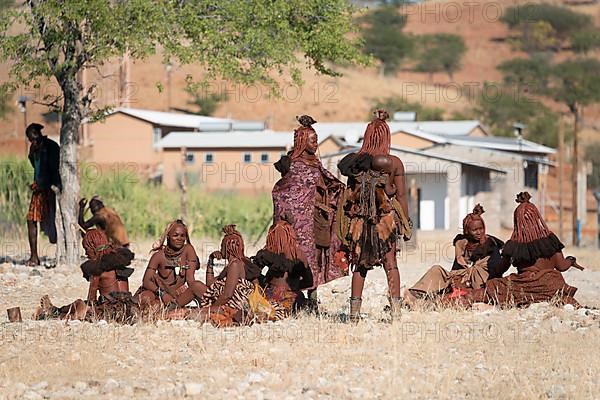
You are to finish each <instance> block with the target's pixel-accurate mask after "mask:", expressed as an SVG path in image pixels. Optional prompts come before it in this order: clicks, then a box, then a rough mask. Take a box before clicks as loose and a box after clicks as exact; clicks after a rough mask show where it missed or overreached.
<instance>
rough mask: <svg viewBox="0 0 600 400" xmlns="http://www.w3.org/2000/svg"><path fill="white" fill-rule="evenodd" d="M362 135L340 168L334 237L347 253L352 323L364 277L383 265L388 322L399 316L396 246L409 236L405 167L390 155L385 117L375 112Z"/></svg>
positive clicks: (356, 318)
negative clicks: (343, 186)
mask: <svg viewBox="0 0 600 400" xmlns="http://www.w3.org/2000/svg"><path fill="white" fill-rule="evenodd" d="M375 115H376V117H375V119H373V121H372V122H371V123H369V125H367V129H366V131H365V135H364V139H363V143H362V147H361V149H360V150H359V151H358V152H356V153H350V154H348V155H347V156H346V157H344V158H343V159H342V160H341V161H340V162H339V163H338V168H339V169H340V171H341V172H342V174H343V175H345V176H347V177H348V189H347V190H346V192H345V193H344V199H343V201H342V203H341V205H340V211H341V212H340V218H338V221H339V228H338V229H339V230H338V234H339V235H340V239H341V240H343V242H344V244H345V245H346V246H348V248H349V250H350V265H351V266H352V268H353V270H352V271H353V273H352V295H351V297H350V319H351V320H352V321H356V320H358V318H359V315H360V307H361V304H362V292H363V288H364V285H365V278H366V276H367V272H368V271H369V270H371V269H373V267H374V266H383V268H384V270H385V273H386V275H387V281H388V287H389V298H390V306H391V310H392V318H397V317H399V315H400V308H401V304H402V299H401V297H400V273H399V272H398V264H397V261H396V249H397V247H396V242H397V241H398V240H399V239H400V238H401V237H404V239H405V240H407V239H408V238H409V237H410V235H411V232H412V223H411V222H410V219H409V218H408V201H407V196H406V179H405V176H404V164H403V163H402V161H400V159H399V158H398V157H396V156H393V155H390V146H391V133H390V127H389V126H388V124H387V122H386V119H387V118H388V117H389V116H388V113H387V112H385V111H383V110H377V111H376V113H375Z"/></svg>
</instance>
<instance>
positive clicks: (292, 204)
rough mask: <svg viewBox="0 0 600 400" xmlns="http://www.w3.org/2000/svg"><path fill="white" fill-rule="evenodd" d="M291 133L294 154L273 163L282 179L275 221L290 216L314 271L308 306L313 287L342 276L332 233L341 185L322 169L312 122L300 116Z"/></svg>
mask: <svg viewBox="0 0 600 400" xmlns="http://www.w3.org/2000/svg"><path fill="white" fill-rule="evenodd" d="M297 120H298V122H299V123H300V125H301V126H300V127H298V128H297V129H296V130H295V131H294V147H293V149H292V151H291V152H290V153H289V154H288V155H287V156H283V157H282V159H281V160H279V161H278V162H277V163H275V167H276V168H277V169H278V170H279V172H281V175H282V177H281V179H280V180H279V181H278V182H277V183H276V184H275V186H274V187H273V192H272V195H273V210H274V212H273V223H277V221H279V220H280V219H281V216H282V215H283V214H287V215H290V216H291V219H292V222H291V224H292V226H293V228H294V231H295V233H296V238H297V241H298V244H299V246H300V248H301V249H302V252H303V253H304V255H305V256H306V258H307V260H308V265H309V267H310V269H311V271H312V275H313V284H312V285H311V287H310V288H308V293H309V299H310V302H311V303H312V307H313V308H315V309H316V307H317V288H318V287H319V286H320V285H322V284H324V283H327V282H329V281H332V280H334V279H337V278H339V277H342V276H344V275H346V272H345V271H344V270H343V269H342V268H341V267H340V266H339V265H337V264H336V262H335V259H336V258H335V255H336V252H338V250H339V249H340V241H339V239H338V238H337V237H336V235H335V233H334V229H335V224H334V222H335V214H336V209H337V205H338V200H339V196H340V194H341V193H342V191H343V190H344V184H343V183H342V182H341V181H340V180H338V179H337V178H336V177H335V176H333V174H331V172H329V171H328V170H327V169H325V168H324V167H323V165H322V164H321V160H320V159H319V156H318V154H317V151H318V146H319V142H318V139H317V133H316V132H315V130H314V129H313V127H312V125H313V124H315V123H316V121H315V120H314V119H313V118H312V117H310V116H308V115H303V116H301V117H299V118H297Z"/></svg>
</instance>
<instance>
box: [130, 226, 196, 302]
mask: <svg viewBox="0 0 600 400" xmlns="http://www.w3.org/2000/svg"><path fill="white" fill-rule="evenodd" d="M166 240H167V243H166V245H164V246H161V247H160V248H159V249H158V250H157V251H156V252H155V253H154V254H153V255H152V257H151V258H150V261H149V262H148V267H147V268H146V272H145V273H144V278H143V280H142V286H141V287H140V288H139V289H138V291H137V293H136V295H137V298H138V302H139V304H140V305H141V306H145V305H157V304H161V303H162V304H169V303H171V302H174V303H175V304H176V305H177V306H180V307H183V306H185V305H186V304H188V303H189V302H190V301H192V300H193V299H194V298H195V297H196V298H200V297H201V296H202V294H203V293H204V292H205V291H206V285H205V284H204V283H202V282H200V281H197V280H196V279H195V276H194V273H195V271H196V270H197V269H198V256H197V255H196V251H195V250H194V247H193V246H192V245H191V244H189V243H187V241H188V234H187V229H186V228H185V225H183V224H179V223H177V224H174V225H173V226H172V227H171V229H169V231H168V233H167V238H166ZM170 254H173V256H172V257H171V256H169V255H170ZM175 268H179V273H176V272H175ZM159 288H160V289H161V290H159ZM163 291H164V292H163ZM159 294H161V295H162V298H161V297H159Z"/></svg>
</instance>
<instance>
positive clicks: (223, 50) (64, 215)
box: [0, 0, 366, 263]
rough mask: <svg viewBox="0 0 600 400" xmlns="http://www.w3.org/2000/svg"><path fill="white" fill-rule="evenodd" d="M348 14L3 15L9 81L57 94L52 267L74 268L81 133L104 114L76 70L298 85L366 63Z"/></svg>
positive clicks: (226, 5)
mask: <svg viewBox="0 0 600 400" xmlns="http://www.w3.org/2000/svg"><path fill="white" fill-rule="evenodd" d="M353 10H354V9H353V8H352V6H351V5H349V3H348V2H347V1H345V0H289V1H276V2H274V1H272V0H254V1H245V0H232V1H213V0H198V1H180V0H131V1H113V0H70V1H68V2H65V1H62V0H28V1H27V2H24V3H22V4H20V5H19V6H18V7H14V8H9V9H3V10H2V11H0V59H1V60H3V61H9V62H10V65H11V67H10V77H11V80H12V81H13V82H16V83H17V84H19V85H23V86H28V85H40V84H42V83H43V82H45V81H47V80H48V79H51V80H55V81H56V82H57V83H58V84H59V86H60V88H61V96H60V97H58V98H56V99H54V101H53V102H52V104H53V105H54V106H56V107H57V108H58V109H60V111H61V115H62V124H61V131H60V145H61V154H60V175H61V178H62V180H63V182H65V187H64V190H63V191H62V194H61V196H60V204H61V219H62V226H59V227H58V229H59V231H62V232H64V234H65V237H64V240H65V241H64V243H59V245H58V246H57V249H58V250H57V255H58V258H59V260H58V262H59V263H63V262H65V261H67V262H71V263H75V262H77V261H78V260H79V257H78V253H79V250H78V242H79V238H78V232H77V231H76V230H73V229H71V228H72V227H73V226H76V222H77V215H76V214H77V213H76V206H77V202H78V196H79V179H78V177H77V159H78V156H77V141H78V132H79V127H80V125H81V121H82V120H83V119H84V118H85V117H88V116H90V115H91V114H92V113H93V112H94V111H98V112H100V113H102V112H103V111H104V110H94V109H93V107H94V103H93V92H94V87H93V86H88V87H83V86H82V84H81V81H80V79H79V74H80V72H81V71H83V70H85V69H89V68H97V67H99V66H101V65H102V64H103V63H105V62H107V61H108V60H110V59H111V58H113V57H119V56H121V55H123V54H124V53H128V54H129V55H130V57H132V58H134V59H143V58H145V57H148V56H150V55H152V54H155V53H157V52H159V51H160V52H161V54H162V55H163V58H164V60H165V61H171V60H174V61H178V62H180V63H184V64H186V63H199V64H201V65H203V66H204V69H205V71H206V72H207V74H208V77H207V79H211V78H212V77H220V78H224V79H228V80H232V81H236V82H242V83H250V82H263V83H265V84H267V85H269V86H270V87H277V80H276V76H274V75H273V74H276V75H282V74H283V72H284V71H289V72H290V77H291V79H292V80H293V81H295V82H297V83H301V71H302V68H303V67H304V66H305V65H307V66H309V67H311V68H313V69H314V70H316V71H317V72H319V73H323V74H328V75H337V74H338V73H337V72H336V71H335V70H334V69H333V68H332V67H331V65H336V64H337V63H347V62H349V63H354V62H359V63H362V62H365V61H366V58H365V57H364V56H363V55H362V53H361V51H360V48H359V39H358V38H357V36H356V35H354V36H353V35H351V33H352V32H353V31H354V25H353V15H352V14H353ZM298 55H301V56H303V58H304V60H301V59H299V58H298ZM66 182H68V184H67V183H66ZM63 250H64V252H63Z"/></svg>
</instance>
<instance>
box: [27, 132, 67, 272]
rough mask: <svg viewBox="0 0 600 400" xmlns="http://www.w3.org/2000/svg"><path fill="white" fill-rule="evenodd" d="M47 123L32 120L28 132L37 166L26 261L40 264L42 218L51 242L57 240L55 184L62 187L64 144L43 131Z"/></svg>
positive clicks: (43, 228) (28, 220)
mask: <svg viewBox="0 0 600 400" xmlns="http://www.w3.org/2000/svg"><path fill="white" fill-rule="evenodd" d="M43 128H44V127H43V126H42V125H40V124H36V123H33V124H30V125H29V126H28V127H27V129H26V130H25V135H26V136H27V139H28V140H29V143H31V145H30V147H29V161H30V162H31V166H32V167H33V183H32V184H31V190H32V194H31V203H30V204H29V211H28V212H27V234H28V237H29V247H30V248H31V257H29V260H27V263H26V265H28V266H35V265H40V258H39V256H38V251H37V247H38V246H37V233H38V226H37V224H38V222H39V223H40V228H41V230H42V232H44V233H45V234H46V235H47V236H48V239H49V240H50V243H56V225H55V222H54V218H55V213H56V199H55V196H54V192H53V191H52V186H56V187H57V188H59V189H60V188H61V182H60V174H59V171H58V165H59V154H60V148H59V146H58V144H57V143H56V142H55V141H53V140H51V139H48V137H47V136H44V135H42V129H43Z"/></svg>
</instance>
